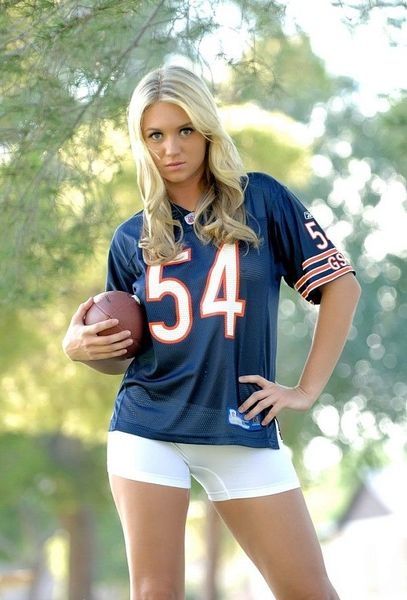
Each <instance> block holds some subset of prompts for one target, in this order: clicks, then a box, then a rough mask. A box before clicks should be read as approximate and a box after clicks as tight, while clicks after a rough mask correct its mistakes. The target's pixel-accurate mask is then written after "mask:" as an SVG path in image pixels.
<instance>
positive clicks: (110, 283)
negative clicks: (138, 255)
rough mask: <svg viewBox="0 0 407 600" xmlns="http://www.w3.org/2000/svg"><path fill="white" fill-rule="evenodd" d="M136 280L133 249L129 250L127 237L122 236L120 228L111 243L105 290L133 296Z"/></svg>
mask: <svg viewBox="0 0 407 600" xmlns="http://www.w3.org/2000/svg"><path fill="white" fill-rule="evenodd" d="M135 279H136V273H135V269H134V265H133V260H132V253H131V249H129V248H128V244H126V240H125V236H124V235H123V234H122V232H121V230H120V228H118V229H116V231H115V233H114V235H113V238H112V241H111V243H110V248H109V253H108V258H107V275H106V286H105V289H106V291H107V292H109V291H112V290H119V291H122V292H128V293H129V294H133V283H134V281H135Z"/></svg>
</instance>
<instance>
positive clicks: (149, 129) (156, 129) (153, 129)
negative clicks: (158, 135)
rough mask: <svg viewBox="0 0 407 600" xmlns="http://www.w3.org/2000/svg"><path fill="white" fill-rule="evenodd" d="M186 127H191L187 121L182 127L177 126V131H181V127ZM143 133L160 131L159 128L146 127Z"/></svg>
mask: <svg viewBox="0 0 407 600" xmlns="http://www.w3.org/2000/svg"><path fill="white" fill-rule="evenodd" d="M187 125H192V123H191V121H188V123H184V124H183V125H179V126H178V127H177V129H182V128H183V127H187ZM145 131H161V129H160V128H159V127H147V129H145Z"/></svg>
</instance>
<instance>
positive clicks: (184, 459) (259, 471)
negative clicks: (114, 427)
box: [107, 428, 301, 501]
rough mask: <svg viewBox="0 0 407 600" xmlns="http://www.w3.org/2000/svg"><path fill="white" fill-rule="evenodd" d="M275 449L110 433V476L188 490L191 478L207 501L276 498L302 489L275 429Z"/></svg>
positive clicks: (108, 448) (108, 447)
mask: <svg viewBox="0 0 407 600" xmlns="http://www.w3.org/2000/svg"><path fill="white" fill-rule="evenodd" d="M277 436H278V441H279V444H280V448H279V449H273V448H249V447H247V446H237V445H215V444H213V445H207V444H179V443H175V442H168V441H161V440H151V439H149V438H144V437H140V436H137V435H133V434H130V433H124V432H122V431H109V433H108V440H107V470H108V473H109V474H110V475H118V476H120V477H125V478H126V479H133V480H136V481H144V482H148V483H155V484H160V485H169V486H173V487H180V488H186V489H189V488H190V487H191V475H192V477H194V479H196V481H198V483H200V484H201V485H202V487H203V488H204V489H205V491H206V493H207V494H208V497H209V499H210V500H213V501H218V500H231V499H233V498H253V497H255V496H266V495H268V494H278V493H279V492H284V491H286V490H291V489H294V488H298V487H301V486H300V482H299V479H298V476H297V473H296V471H295V469H294V465H293V463H292V460H291V455H290V450H289V448H288V447H287V446H285V444H284V443H283V441H282V439H281V436H280V434H279V432H278V428H277Z"/></svg>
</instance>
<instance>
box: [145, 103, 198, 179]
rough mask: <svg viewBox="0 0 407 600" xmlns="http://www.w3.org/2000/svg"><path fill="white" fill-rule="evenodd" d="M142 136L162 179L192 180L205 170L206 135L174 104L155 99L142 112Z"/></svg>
mask: <svg viewBox="0 0 407 600" xmlns="http://www.w3.org/2000/svg"><path fill="white" fill-rule="evenodd" d="M141 128H142V132H143V138H144V141H145V143H146V144H147V147H148V149H149V151H150V153H151V156H152V158H153V160H154V163H155V164H156V166H157V168H158V170H159V172H160V175H161V177H162V178H163V179H164V182H165V183H167V184H170V186H174V185H177V184H187V183H191V184H193V183H196V184H199V182H200V181H201V179H202V176H203V174H204V172H205V154H206V139H205V138H204V136H203V135H202V134H201V133H199V132H198V131H196V129H194V127H193V125H192V123H191V121H190V118H189V117H188V115H187V113H186V112H185V111H184V110H183V109H182V108H181V107H179V106H177V105H176V104H171V103H170V102H156V103H155V104H152V105H151V106H149V108H147V109H146V110H145V112H144V115H143V119H142V123H141Z"/></svg>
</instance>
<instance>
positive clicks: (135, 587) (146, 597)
mask: <svg viewBox="0 0 407 600" xmlns="http://www.w3.org/2000/svg"><path fill="white" fill-rule="evenodd" d="M183 597H184V596H183V592H182V590H179V589H178V587H177V586H176V585H175V584H172V583H170V582H164V581H160V580H159V575H158V576H157V581H154V580H153V581H151V580H149V581H137V582H135V583H133V582H132V583H131V600H182V599H183Z"/></svg>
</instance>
